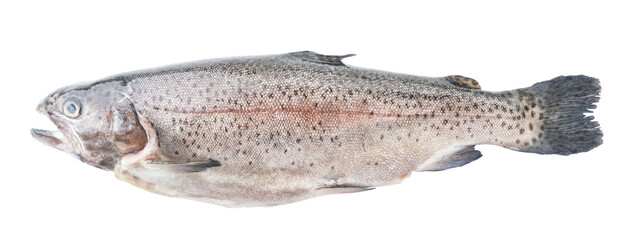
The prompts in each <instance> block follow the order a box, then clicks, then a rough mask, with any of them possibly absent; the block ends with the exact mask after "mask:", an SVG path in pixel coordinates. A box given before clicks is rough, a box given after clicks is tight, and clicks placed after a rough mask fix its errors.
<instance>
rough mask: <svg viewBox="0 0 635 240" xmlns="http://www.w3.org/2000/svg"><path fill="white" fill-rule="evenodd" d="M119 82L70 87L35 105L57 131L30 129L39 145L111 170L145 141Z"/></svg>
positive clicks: (144, 135)
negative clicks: (47, 146)
mask: <svg viewBox="0 0 635 240" xmlns="http://www.w3.org/2000/svg"><path fill="white" fill-rule="evenodd" d="M123 87H124V86H123V85H122V84H121V83H118V82H106V83H101V84H84V85H75V86H69V87H66V88H62V89H59V90H57V91H55V92H53V93H51V94H50V95H49V96H48V97H46V98H45V99H44V100H42V102H41V103H40V104H39V105H38V106H37V111H38V112H40V113H42V114H44V115H46V116H48V117H49V119H50V120H51V121H52V122H53V124H55V126H56V127H57V129H58V131H49V130H41V129H31V134H32V135H33V137H34V138H36V139H37V140H39V141H40V142H42V143H44V144H46V145H49V146H51V147H54V148H56V149H59V150H62V151H64V152H67V153H70V154H72V155H74V156H76V157H78V158H79V159H80V160H81V161H82V162H84V163H86V164H89V165H92V166H95V167H98V168H101V169H105V170H113V169H114V167H115V165H116V164H117V162H118V161H119V160H120V159H121V158H122V157H123V155H124V154H126V153H132V152H136V151H139V150H141V149H143V148H144V147H145V144H146V142H147V138H146V133H145V130H144V129H143V128H142V127H141V125H140V124H139V120H138V118H137V112H136V110H135V108H134V106H133V104H132V103H131V101H130V100H129V98H128V97H127V95H126V93H125V89H124V88H123Z"/></svg>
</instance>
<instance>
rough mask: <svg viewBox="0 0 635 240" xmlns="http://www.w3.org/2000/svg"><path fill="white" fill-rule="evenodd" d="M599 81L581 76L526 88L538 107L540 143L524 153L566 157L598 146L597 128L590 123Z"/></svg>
mask: <svg viewBox="0 0 635 240" xmlns="http://www.w3.org/2000/svg"><path fill="white" fill-rule="evenodd" d="M600 89H601V88H600V81H599V80H598V79H596V78H592V77H587V76H584V75H578V76H560V77H557V78H554V79H552V80H549V81H544V82H540V83H536V84H534V85H533V86H531V87H529V88H526V89H525V90H526V91H528V92H533V93H534V94H535V96H536V100H538V104H539V105H542V109H543V114H541V116H540V120H541V121H542V126H543V127H544V129H542V133H543V134H544V138H543V141H540V143H539V144H537V145H535V146H532V149H525V150H526V151H527V150H528V151H531V152H537V153H542V154H560V155H569V154H574V153H580V152H586V151H589V150H591V149H593V148H595V147H597V146H599V145H600V144H602V131H601V130H600V128H599V127H600V124H599V123H598V122H596V121H593V119H594V118H593V116H585V115H584V113H590V112H592V111H591V110H590V109H595V107H596V106H595V103H597V102H598V101H599V100H600V97H599V94H600Z"/></svg>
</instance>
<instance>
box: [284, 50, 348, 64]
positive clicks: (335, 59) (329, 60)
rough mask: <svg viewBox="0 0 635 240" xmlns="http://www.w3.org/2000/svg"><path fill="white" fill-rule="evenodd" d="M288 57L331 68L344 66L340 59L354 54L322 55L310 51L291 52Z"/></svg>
mask: <svg viewBox="0 0 635 240" xmlns="http://www.w3.org/2000/svg"><path fill="white" fill-rule="evenodd" d="M289 55H291V56H294V57H297V58H300V59H302V60H303V61H307V62H314V63H321V64H327V65H333V66H346V65H344V63H342V59H344V58H347V57H352V56H355V54H346V55H322V54H319V53H316V52H311V51H302V52H292V53H289Z"/></svg>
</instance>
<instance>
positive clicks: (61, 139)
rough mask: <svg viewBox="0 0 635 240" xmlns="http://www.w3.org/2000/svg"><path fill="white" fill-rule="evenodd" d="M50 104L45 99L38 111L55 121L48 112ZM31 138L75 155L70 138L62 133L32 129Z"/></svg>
mask: <svg viewBox="0 0 635 240" xmlns="http://www.w3.org/2000/svg"><path fill="white" fill-rule="evenodd" d="M48 104H49V102H48V101H47V99H45V100H44V101H42V102H41V103H40V104H39V105H38V106H37V108H36V110H37V111H38V112H39V113H41V114H44V115H46V116H48V117H49V118H51V120H53V121H54V119H53V118H54V117H53V116H51V115H50V114H49V113H48V111H47V110H46V109H47V106H48ZM58 128H59V127H58ZM31 136H33V138H35V139H37V140H38V141H40V142H41V143H44V144H45V145H48V146H51V147H54V148H56V149H59V150H62V151H64V152H68V153H73V149H71V147H70V146H72V144H71V143H70V142H69V141H68V138H66V136H64V134H63V133H62V132H61V131H50V130H43V129H36V128H32V129H31Z"/></svg>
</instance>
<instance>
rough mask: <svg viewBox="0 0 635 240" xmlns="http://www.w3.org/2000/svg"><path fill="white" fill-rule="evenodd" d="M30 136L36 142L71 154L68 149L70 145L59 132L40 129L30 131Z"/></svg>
mask: <svg viewBox="0 0 635 240" xmlns="http://www.w3.org/2000/svg"><path fill="white" fill-rule="evenodd" d="M31 135H32V136H33V137H34V138H35V139H37V140H38V141H40V142H42V143H44V144H46V145H49V146H51V147H54V148H57V149H59V150H62V151H65V152H72V150H71V149H70V148H69V147H68V146H70V143H69V142H68V141H67V140H66V137H65V136H64V134H62V132H60V131H49V130H42V129H35V128H33V129H31Z"/></svg>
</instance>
